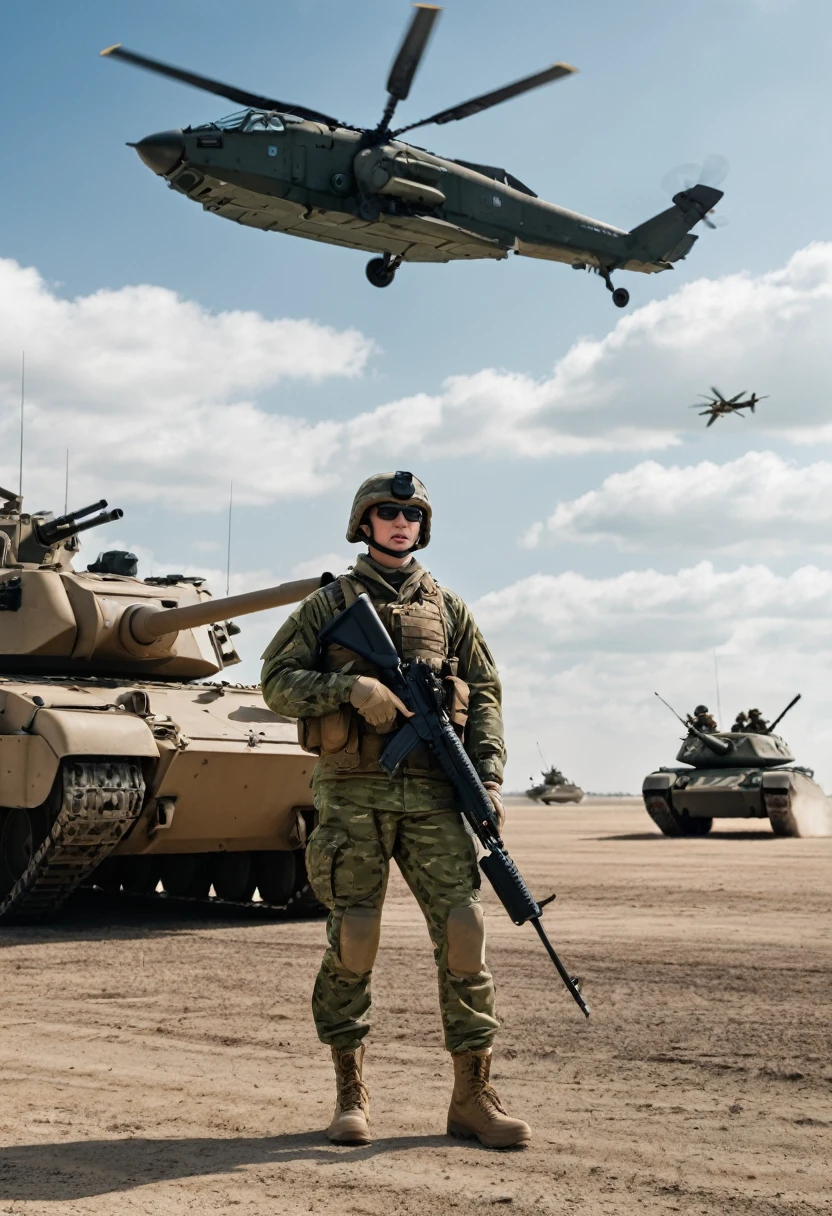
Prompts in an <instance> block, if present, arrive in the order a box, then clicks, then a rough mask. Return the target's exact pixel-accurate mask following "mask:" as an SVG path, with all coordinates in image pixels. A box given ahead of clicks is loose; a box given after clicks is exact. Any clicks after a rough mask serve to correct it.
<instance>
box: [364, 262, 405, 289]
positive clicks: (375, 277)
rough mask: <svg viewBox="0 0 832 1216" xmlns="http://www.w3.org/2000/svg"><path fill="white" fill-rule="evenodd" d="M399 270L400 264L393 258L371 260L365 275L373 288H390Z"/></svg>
mask: <svg viewBox="0 0 832 1216" xmlns="http://www.w3.org/2000/svg"><path fill="white" fill-rule="evenodd" d="M398 268H399V262H398V261H397V260H395V259H393V258H386V257H385V258H370V260H369V262H368V263H367V266H366V269H365V271H364V273H365V274H366V276H367V279H368V280H369V282H370V283H372V285H373V287H389V286H390V284H391V283H392V282H393V279H394V278H395V277H396V271H397V270H398Z"/></svg>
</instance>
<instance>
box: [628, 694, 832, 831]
mask: <svg viewBox="0 0 832 1216" xmlns="http://www.w3.org/2000/svg"><path fill="white" fill-rule="evenodd" d="M781 716H782V715H781ZM676 759H677V760H678V761H680V763H681V767H678V768H676V767H673V768H659V769H657V770H656V771H655V772H653V773H650V774H649V775H648V776H647V777H645V779H644V784H643V785H642V794H643V797H644V805H645V807H646V809H647V813H648V814H649V816H650V818H651V819H652V820H653V822H654V823H655V824H656V825H657V826H658V827H659V828H661V830H662V832H664V834H665V836H705V835H707V833H708V832H709V831H710V830H711V827H712V826H713V822H714V819H768V821H769V823H770V824H771V827H772V831H773V832H774V834H775V835H776V836H809V835H818V834H825V832H826V831H827V830H828V824H827V816H828V800H827V798H826V795H825V794H824V792H823V790H822V789H821V787H820V786H819V785H818V783H817V782H816V781H814V780H813V776H814V774H813V771H812V769H810V768H804V767H802V766H801V765H797V764H795V763H794V757H793V756H792V753H791V751H790V750H789V747H788V745H787V744H786V743H785V742H784V740H783V739H782V738H781V737H780V735H775V734H771V733H768V734H751V733H743V732H734V731H731V732H722V731H716V732H712V733H711V732H705V731H700V730H697V729H696V728H695V727H690V728H689V733H688V735H687V737H686V738H685V739H683V740H682V746H681V747H680V748H679V752H678V755H677V756H676Z"/></svg>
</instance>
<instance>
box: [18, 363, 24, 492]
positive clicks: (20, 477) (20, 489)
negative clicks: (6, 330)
mask: <svg viewBox="0 0 832 1216" xmlns="http://www.w3.org/2000/svg"><path fill="white" fill-rule="evenodd" d="M25 408H26V352H25V350H24V351H21V352H20V469H19V472H18V479H17V486H18V489H17V492H18V495H19V496H20V498H21V499H22V498H23V419H24V416H25Z"/></svg>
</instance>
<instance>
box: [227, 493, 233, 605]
mask: <svg viewBox="0 0 832 1216" xmlns="http://www.w3.org/2000/svg"><path fill="white" fill-rule="evenodd" d="M233 507H234V482H233V481H232V482H229V485H228V544H227V546H226V555H225V594H226V595H228V593H229V591H230V589H231V512H232V509H233Z"/></svg>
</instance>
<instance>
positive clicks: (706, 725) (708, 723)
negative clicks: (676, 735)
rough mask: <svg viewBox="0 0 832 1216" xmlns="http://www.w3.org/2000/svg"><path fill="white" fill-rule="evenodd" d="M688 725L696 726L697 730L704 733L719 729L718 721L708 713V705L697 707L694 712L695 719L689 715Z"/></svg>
mask: <svg viewBox="0 0 832 1216" xmlns="http://www.w3.org/2000/svg"><path fill="white" fill-rule="evenodd" d="M688 725H689V726H695V727H696V729H697V730H704V731H713V730H716V729H717V725H716V719H715V718H714V717H713V716H712V715H711V714H709V713H708V707H707V705H697V707H696V709H695V710H694V711H693V717H691V716H690V714H688Z"/></svg>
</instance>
